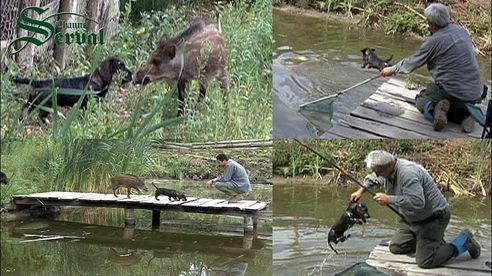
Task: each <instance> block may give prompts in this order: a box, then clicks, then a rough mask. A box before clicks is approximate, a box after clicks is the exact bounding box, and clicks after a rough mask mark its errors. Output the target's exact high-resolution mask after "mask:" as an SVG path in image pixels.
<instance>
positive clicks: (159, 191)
mask: <svg viewBox="0 0 492 276" xmlns="http://www.w3.org/2000/svg"><path fill="white" fill-rule="evenodd" d="M152 185H153V186H154V187H155V189H156V190H155V199H156V200H159V199H158V198H157V197H158V196H160V195H165V196H167V197H168V198H169V200H170V201H171V200H177V201H180V200H183V201H187V199H186V196H185V195H184V194H183V193H180V192H178V191H176V190H173V189H166V188H159V187H157V186H156V185H155V184H154V183H152Z"/></svg>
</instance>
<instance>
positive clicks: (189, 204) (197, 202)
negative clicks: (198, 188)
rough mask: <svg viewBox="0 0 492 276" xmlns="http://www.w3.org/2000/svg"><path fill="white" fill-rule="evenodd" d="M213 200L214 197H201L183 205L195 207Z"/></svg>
mask: <svg viewBox="0 0 492 276" xmlns="http://www.w3.org/2000/svg"><path fill="white" fill-rule="evenodd" d="M211 200H213V199H211V198H200V199H197V200H195V201H193V202H187V203H185V204H183V206H193V207H195V206H200V205H201V204H204V203H207V202H209V201H211Z"/></svg>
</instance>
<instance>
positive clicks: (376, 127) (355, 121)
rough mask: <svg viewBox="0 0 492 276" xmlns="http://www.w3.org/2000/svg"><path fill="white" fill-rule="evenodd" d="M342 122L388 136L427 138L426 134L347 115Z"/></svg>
mask: <svg viewBox="0 0 492 276" xmlns="http://www.w3.org/2000/svg"><path fill="white" fill-rule="evenodd" d="M341 123H342V124H346V125H347V126H350V127H353V128H356V129H361V130H364V131H367V132H369V133H373V134H376V135H381V136H384V137H388V138H402V137H405V138H426V136H425V135H422V134H418V133H415V132H412V131H407V130H403V129H400V128H397V127H393V126H388V125H385V124H381V123H378V122H374V121H370V120H366V119H362V118H357V117H353V116H350V115H347V116H346V117H345V119H344V121H342V122H341Z"/></svg>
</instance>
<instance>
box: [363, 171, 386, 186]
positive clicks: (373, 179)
mask: <svg viewBox="0 0 492 276" xmlns="http://www.w3.org/2000/svg"><path fill="white" fill-rule="evenodd" d="M376 185H377V186H380V185H382V183H380V182H379V180H378V177H377V176H376V174H375V173H371V174H368V175H366V177H365V178H364V188H366V190H370V189H371V188H372V187H374V186H376Z"/></svg>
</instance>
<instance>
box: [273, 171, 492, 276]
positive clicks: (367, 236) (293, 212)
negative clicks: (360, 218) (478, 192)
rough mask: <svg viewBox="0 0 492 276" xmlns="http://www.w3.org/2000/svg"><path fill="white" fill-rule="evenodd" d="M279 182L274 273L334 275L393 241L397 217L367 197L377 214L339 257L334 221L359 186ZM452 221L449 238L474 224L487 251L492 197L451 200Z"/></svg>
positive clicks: (354, 234)
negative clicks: (332, 242)
mask: <svg viewBox="0 0 492 276" xmlns="http://www.w3.org/2000/svg"><path fill="white" fill-rule="evenodd" d="M293 182H297V181H295V180H294V181H292V180H285V181H281V180H279V181H275V185H274V199H273V200H274V205H273V214H274V221H273V268H272V270H273V274H274V275H333V273H334V272H339V271H342V270H343V269H345V268H347V267H349V266H351V265H353V264H355V263H358V262H364V261H365V260H366V259H367V257H368V256H369V253H370V251H371V250H372V249H373V248H374V247H375V246H376V245H377V244H378V243H379V242H380V241H381V240H382V239H391V237H392V236H393V234H394V229H395V227H396V225H397V222H398V218H397V215H395V214H394V213H392V212H391V211H390V210H389V209H388V208H386V207H383V206H380V205H378V204H377V203H375V202H374V201H373V200H372V199H371V198H370V197H368V196H367V195H364V198H363V202H365V203H366V204H367V205H368V208H369V213H370V215H371V218H370V219H369V220H368V223H367V224H365V225H362V226H361V225H355V226H354V227H353V228H351V229H350V230H349V232H347V233H350V234H351V237H350V238H349V239H348V240H347V241H346V242H344V243H339V244H338V245H336V246H335V248H336V249H337V250H338V252H339V255H335V254H334V252H333V251H331V249H330V248H329V247H328V246H327V233H328V230H329V229H330V227H331V225H333V224H334V223H335V222H336V220H338V218H339V217H340V216H341V215H342V213H343V212H344V210H345V209H346V207H347V203H348V198H349V196H350V193H352V192H353V191H355V190H356V187H353V188H352V189H344V188H333V187H326V186H323V185H320V184H319V183H318V185H315V184H309V183H307V184H299V183H293ZM448 202H449V203H450V206H451V214H452V216H451V221H450V224H449V226H448V228H447V230H446V236H445V239H451V238H452V237H454V235H456V234H457V233H458V232H459V231H461V229H463V228H464V227H468V228H471V229H472V230H473V232H474V234H475V236H476V237H477V239H478V241H479V243H480V244H481V245H482V254H484V255H485V254H490V251H491V248H490V244H491V199H490V197H489V198H487V199H486V200H483V201H481V200H480V199H470V198H466V197H465V198H448Z"/></svg>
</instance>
